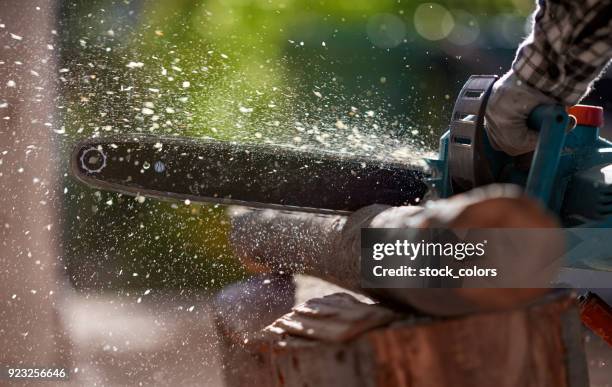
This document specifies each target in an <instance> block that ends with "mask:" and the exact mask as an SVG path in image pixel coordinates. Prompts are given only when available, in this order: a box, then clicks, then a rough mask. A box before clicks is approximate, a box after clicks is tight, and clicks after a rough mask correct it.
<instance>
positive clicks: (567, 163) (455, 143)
mask: <svg viewBox="0 0 612 387" xmlns="http://www.w3.org/2000/svg"><path fill="white" fill-rule="evenodd" d="M475 79H476V86H474V84H475V83H474V80H475ZM483 79H485V81H484V84H483ZM495 80H496V77H492V76H473V77H471V78H470V80H468V82H467V83H466V85H465V86H464V88H463V89H462V91H461V93H460V96H459V98H458V99H457V102H456V104H455V109H454V112H453V117H452V120H451V125H450V128H449V130H447V131H446V133H444V135H442V137H441V138H440V146H439V156H438V159H434V160H428V164H429V165H430V168H431V177H430V178H429V181H428V184H429V185H430V188H431V189H432V191H433V192H435V194H436V195H437V196H438V197H442V198H445V197H449V196H452V195H453V194H456V193H459V192H463V191H466V190H468V189H471V188H474V187H477V186H481V185H484V184H489V183H510V184H517V185H520V186H523V187H524V189H525V192H526V193H527V194H529V195H530V196H532V197H533V198H535V199H537V200H538V201H540V202H541V203H542V204H543V205H544V206H546V207H547V208H548V209H549V210H550V211H552V212H554V213H555V214H557V216H558V219H559V221H560V223H561V225H562V226H563V227H564V228H565V230H566V232H567V234H568V235H567V236H568V238H566V239H567V243H568V253H567V254H566V256H565V265H566V266H568V267H574V268H584V269H594V270H604V271H612V249H611V248H610V246H611V244H610V242H612V230H610V231H608V230H606V229H607V228H610V227H612V142H610V141H607V140H605V139H603V138H601V137H600V136H599V128H597V127H593V126H584V125H577V126H576V127H575V128H574V129H573V130H571V131H569V132H568V133H566V128H567V127H568V122H569V115H568V113H567V112H566V111H565V109H564V108H563V107H562V106H555V105H542V106H538V107H537V108H536V109H534V111H533V112H532V113H531V115H530V117H529V119H528V126H529V127H530V128H532V129H533V130H536V131H539V133H540V135H539V140H538V144H537V147H536V149H535V152H534V153H533V156H532V157H531V160H530V162H529V158H530V155H526V156H520V157H511V156H509V155H507V154H505V153H503V152H499V151H496V150H495V149H493V148H492V147H491V145H490V143H489V140H488V138H487V133H486V130H485V129H484V110H485V108H486V102H487V100H488V96H489V93H490V91H491V88H492V86H493V83H494V82H495ZM474 89H477V91H476V92H474ZM466 95H467V97H468V98H472V99H474V98H476V97H477V98H478V101H477V103H476V105H477V106H476V107H475V104H474V103H472V105H474V106H472V105H468V107H467V109H466V104H465V98H466ZM470 108H471V109H472V111H468V112H465V110H469V109H470ZM457 121H460V122H459V123H458V122H457ZM466 127H469V130H467V131H466V130H465V128H466ZM466 132H467V133H468V135H466ZM466 155H468V156H467V157H466ZM457 175H459V176H458V177H457ZM594 229H599V230H594Z"/></svg>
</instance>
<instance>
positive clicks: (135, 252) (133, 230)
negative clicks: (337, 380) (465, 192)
mask: <svg viewBox="0 0 612 387" xmlns="http://www.w3.org/2000/svg"><path fill="white" fill-rule="evenodd" d="M532 9H533V4H532V2H531V1H530V0H512V1H510V0H498V1H489V0H487V1H484V0H478V1H474V0H472V1H467V0H465V1H443V2H436V3H429V2H418V1H406V0H393V1H390V0H379V1H370V0H351V1H307V0H285V1H267V0H210V1H194V0H159V1H152V0H151V1H144V0H142V1H137V0H131V1H128V0H125V1H122V0H121V1H119V0H115V1H109V0H95V1H92V0H87V1H85V0H82V1H65V2H63V3H62V7H61V20H62V25H61V29H60V30H59V31H58V34H59V40H60V43H61V49H62V61H61V64H60V69H59V74H58V82H59V85H60V88H61V100H60V101H59V103H58V105H59V107H60V111H61V113H62V115H63V117H62V119H63V122H64V126H63V127H62V129H60V130H59V131H58V133H59V134H60V135H61V136H60V138H61V139H62V140H61V142H60V146H61V147H62V149H63V151H64V152H66V153H65V154H66V155H68V152H69V148H70V146H71V145H72V144H73V143H74V141H76V140H77V139H80V138H84V137H89V136H93V135H104V134H107V133H116V132H121V133H128V132H151V133H157V134H160V135H182V136H192V137H203V136H207V137H213V138H218V139H221V140H234V141H245V142H268V143H275V144H282V145H284V146H293V147H305V148H325V149H329V150H332V151H343V152H354V153H364V154H376V153H380V152H386V151H387V150H388V147H389V144H393V145H394V146H398V145H400V146H405V147H406V149H407V152H408V153H413V154H415V155H416V154H418V153H419V152H422V151H426V150H431V149H434V148H435V146H436V144H437V137H438V136H439V135H440V134H441V133H442V131H443V130H445V128H446V125H447V123H448V120H449V115H450V111H451V110H452V105H453V102H454V98H455V95H456V93H457V92H458V90H459V89H460V88H461V86H462V84H463V82H464V81H465V80H466V79H467V77H468V76H469V75H470V74H473V73H498V74H501V73H503V72H504V71H506V70H507V69H508V68H509V65H510V63H511V60H512V58H513V55H514V51H515V49H516V46H517V44H518V43H519V42H520V41H521V39H522V37H524V36H525V35H526V25H527V21H526V17H527V16H528V15H529V13H530V12H531V10H532ZM65 159H68V157H65ZM66 170H67V169H66ZM64 185H65V188H64V197H65V205H66V208H67V212H66V217H65V220H64V222H65V230H66V232H65V236H64V244H65V246H64V247H65V250H66V252H67V256H66V265H67V268H68V271H69V273H70V276H71V279H72V282H73V284H75V286H77V287H78V288H89V289H91V288H95V289H107V290H110V289H130V288H162V287H163V288H174V289H179V290H180V291H189V290H191V289H211V290H212V289H216V288H218V287H220V286H223V285H225V284H227V283H229V282H232V281H235V280H237V279H239V278H243V277H244V276H245V275H247V273H245V271H244V270H243V269H242V268H241V266H240V264H239V263H238V262H237V260H236V259H235V258H234V257H233V256H232V253H231V249H230V246H229V245H228V242H227V232H228V222H227V219H226V217H225V216H224V209H223V208H222V207H218V206H206V205H204V206H200V205H194V204H191V205H185V204H184V203H165V202H164V203H162V202H155V201H153V200H149V199H147V200H146V201H145V202H144V203H139V202H137V201H135V200H134V199H133V198H131V197H126V196H121V195H118V194H114V193H107V192H99V191H96V190H92V189H88V188H87V187H84V186H83V185H81V184H79V183H77V182H76V181H74V180H73V179H72V178H70V177H69V176H68V174H66V176H65V182H64Z"/></svg>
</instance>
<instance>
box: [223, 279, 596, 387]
mask: <svg viewBox="0 0 612 387" xmlns="http://www.w3.org/2000/svg"><path fill="white" fill-rule="evenodd" d="M250 285H251V287H252V286H253V284H252V283H251V284H250ZM285 286H286V285H285ZM238 288H240V285H238V286H237V287H236V288H234V291H236V289H238ZM251 290H253V289H251ZM245 294H246V293H243V297H242V301H241V302H244V304H243V306H244V305H249V307H252V306H254V305H256V304H257V303H256V302H254V301H255V300H254V299H256V298H258V297H261V295H258V293H257V292H252V291H251V292H250V293H248V296H246V295H245ZM287 294H288V293H287V292H286V293H285V296H284V297H286V296H287ZM268 297H270V293H268ZM281 298H283V297H281ZM232 302H233V305H232V308H233V309H234V310H236V308H237V307H238V304H240V303H241V302H239V301H238V300H237V299H236V298H234V299H233V300H232ZM275 302H276V304H275V305H276V306H278V305H281V303H279V301H278V300H276V301H275ZM289 303H290V302H289V299H287V298H286V299H285V302H284V303H283V305H282V307H280V308H278V310H276V312H280V313H279V315H282V316H281V317H280V318H277V319H276V320H274V319H273V318H272V315H273V311H272V310H271V309H270V308H269V309H268V310H267V312H268V313H267V314H266V316H265V317H266V318H264V319H262V320H260V321H259V322H258V324H255V323H254V318H251V319H250V321H251V323H250V324H249V325H250V326H251V328H253V329H252V330H250V331H246V330H245V331H242V332H240V335H238V336H236V333H237V332H233V333H232V334H231V335H229V334H228V333H229V332H228V322H227V321H224V317H223V316H221V317H219V318H218V320H217V322H218V327H220V328H221V329H220V331H221V333H222V336H223V337H224V339H223V343H224V349H223V352H224V354H225V355H224V360H225V361H226V363H225V367H226V382H227V383H228V386H232V387H233V386H254V385H256V386H278V387H280V386H300V387H305V386H309V387H323V386H351V387H353V386H355V387H361V386H363V387H383V386H389V387H390V386H393V387H397V386H406V387H408V386H409V387H430V386H431V387H433V386H454V387H462V386H471V387H479V386H482V387H491V386H496V387H497V386H501V387H504V386H538V387H546V386H551V387H553V386H554V387H564V386H567V387H582V386H585V387H586V386H588V376H587V367H586V360H585V355H584V350H583V341H582V330H581V325H580V320H579V315H578V308H577V303H576V301H575V298H574V297H573V296H572V295H571V294H570V293H569V292H565V291H557V292H554V293H551V294H549V295H547V296H546V297H543V298H542V299H540V300H538V301H537V302H535V303H533V304H531V305H530V306H528V307H524V308H520V309H513V310H507V311H503V312H495V313H481V314H472V315H468V316H464V317H459V318H448V319H440V318H432V317H429V316H423V315H418V314H416V313H415V312H414V311H410V310H402V311H401V313H400V312H398V311H397V310H394V309H393V310H392V309H389V308H386V307H384V306H381V305H379V304H369V303H365V302H362V301H359V300H357V299H356V298H354V297H353V296H350V295H348V294H344V293H336V294H333V295H329V296H325V297H322V298H314V299H311V300H309V301H307V302H306V303H304V304H302V305H299V306H297V307H294V308H293V309H292V310H291V311H289V309H290V307H288V304H289ZM268 305H271V304H268ZM243 310H244V311H245V312H246V314H245V315H244V316H238V315H234V316H232V319H233V320H236V319H240V318H247V319H248V316H256V315H255V314H253V313H252V311H247V310H246V309H243ZM283 313H284V315H283ZM259 316H261V314H260V315H259ZM226 317H227V316H226ZM266 319H267V321H264V320H266ZM272 320H273V321H272ZM270 322H271V324H270V325H268V326H267V327H266V328H264V326H265V324H267V323H270ZM230 325H232V324H230ZM256 325H258V326H257V327H255V326H256ZM234 326H236V325H235V324H234ZM262 328H263V329H262ZM237 337H239V338H240V339H237Z"/></svg>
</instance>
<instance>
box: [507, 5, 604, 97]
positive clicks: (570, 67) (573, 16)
mask: <svg viewBox="0 0 612 387" xmlns="http://www.w3.org/2000/svg"><path fill="white" fill-rule="evenodd" d="M610 58H612V0H538V8H537V10H536V12H535V13H534V25H533V31H532V32H531V34H530V35H529V37H527V39H526V40H525V41H524V42H523V43H522V44H521V46H520V47H519V49H518V51H517V54H516V58H515V59H514V62H513V64H512V69H513V70H514V72H515V73H516V75H517V77H518V78H519V79H521V80H522V81H523V82H525V83H527V84H528V85H529V86H531V87H534V88H536V89H538V90H540V91H541V92H543V93H544V94H546V95H548V96H550V97H552V98H554V99H556V100H557V101H558V102H560V103H562V104H565V105H575V104H576V103H578V102H579V101H580V100H581V99H582V98H583V97H584V96H585V95H586V94H587V93H588V92H589V91H590V88H591V85H592V84H593V82H594V81H595V79H596V78H597V77H598V76H599V75H600V74H601V73H602V72H603V69H604V68H605V66H606V64H607V63H608V61H609V60H610Z"/></svg>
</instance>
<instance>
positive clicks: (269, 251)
mask: <svg viewBox="0 0 612 387" xmlns="http://www.w3.org/2000/svg"><path fill="white" fill-rule="evenodd" d="M230 217H231V223H232V230H231V242H232V245H233V247H234V251H235V252H236V254H237V255H238V256H239V257H240V258H241V259H242V260H243V262H245V263H246V264H247V265H248V266H250V267H251V268H258V269H260V270H265V269H266V268H267V269H268V270H272V271H277V272H278V271H282V272H285V273H305V274H309V275H314V276H317V277H319V278H322V279H324V280H327V281H330V282H333V283H336V284H338V285H340V286H343V287H345V288H348V289H350V290H354V291H357V292H362V293H366V294H368V295H369V296H374V297H378V298H379V299H383V300H392V301H395V302H397V303H402V304H404V305H410V306H412V307H415V308H417V309H420V310H422V311H425V312H428V313H432V314H437V315H457V314H464V313H470V312H474V311H478V310H494V309H501V308H506V307H513V306H516V305H519V304H522V303H523V302H525V301H528V300H530V299H532V298H533V297H535V296H537V295H540V294H542V293H544V292H545V290H544V289H492V288H490V289H480V288H461V289H419V288H402V289H362V288H361V274H360V273H361V272H360V253H361V250H360V248H361V246H360V232H361V229H362V228H367V227H380V228H382V227H386V228H398V227H400V228H401V227H410V228H417V229H418V228H449V229H461V228H463V229H466V228H474V229H478V228H481V229H483V228H504V227H506V228H515V229H521V228H522V229H529V228H554V227H557V223H556V222H555V220H554V219H553V218H552V217H551V216H550V215H548V214H547V213H546V212H545V211H544V210H543V209H542V208H541V207H540V206H539V205H538V204H537V203H535V202H534V201H532V200H531V199H529V198H527V197H525V196H523V195H522V193H521V191H520V190H519V189H517V187H514V186H503V185H492V186H488V187H482V188H478V189H474V190H472V191H470V192H467V193H464V194H460V195H456V196H454V197H452V198H450V199H447V200H440V201H437V202H429V203H428V204H427V205H426V206H424V207H417V206H409V207H389V206H382V205H372V206H369V207H365V208H363V209H361V210H359V211H357V212H355V213H353V214H352V215H350V216H348V217H346V216H339V215H318V214H308V213H298V212H284V211H276V210H252V209H245V208H239V207H233V208H230ZM545 237H550V234H541V233H529V235H527V237H526V238H525V239H524V240H523V239H522V240H521V241H519V244H520V247H521V248H523V247H526V246H531V247H533V249H532V250H534V249H535V251H521V253H520V254H519V255H521V256H520V257H517V254H516V252H512V251H510V252H508V253H505V255H508V256H505V255H504V254H502V255H504V256H496V257H495V258H494V259H497V260H498V261H499V263H500V264H501V265H503V266H504V267H505V268H507V269H508V270H509V272H512V270H513V267H514V268H515V269H516V270H517V271H520V272H521V273H522V274H524V273H526V272H527V273H531V272H537V271H538V270H541V269H542V267H545V266H549V264H550V259H551V257H554V256H555V254H556V253H555V252H553V250H554V248H552V247H551V244H552V246H553V247H554V246H561V243H560V242H559V243H557V242H558V241H552V240H551V239H550V238H547V239H546V240H542V238H545ZM527 250H529V248H527ZM529 253H533V254H532V255H529ZM532 256H533V257H535V258H536V259H533V260H530V259H528V258H530V257H532ZM557 257H558V256H557ZM523 261H525V262H523ZM521 265H523V266H521Z"/></svg>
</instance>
